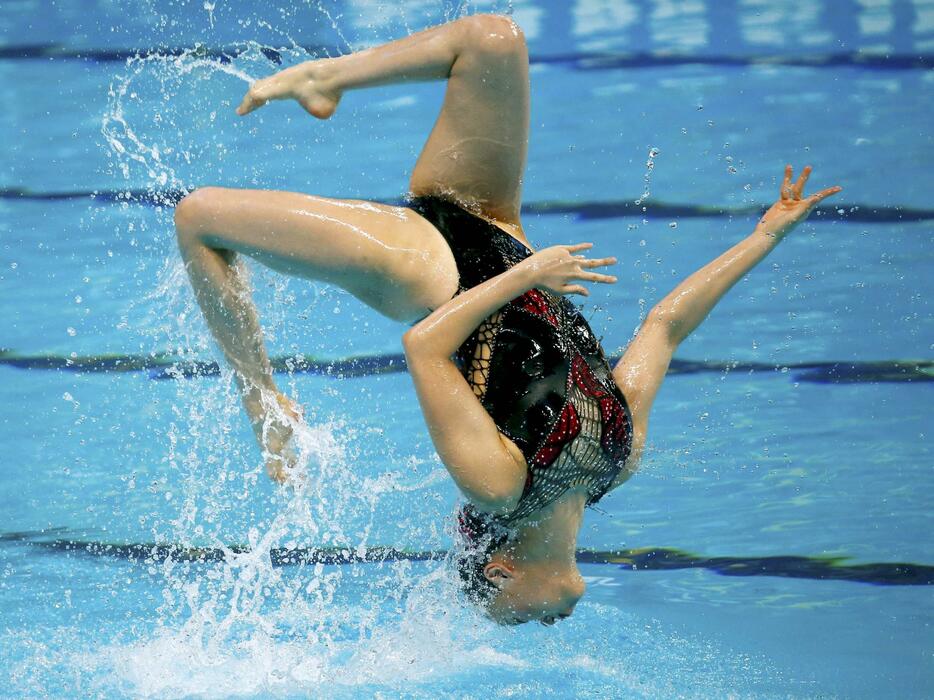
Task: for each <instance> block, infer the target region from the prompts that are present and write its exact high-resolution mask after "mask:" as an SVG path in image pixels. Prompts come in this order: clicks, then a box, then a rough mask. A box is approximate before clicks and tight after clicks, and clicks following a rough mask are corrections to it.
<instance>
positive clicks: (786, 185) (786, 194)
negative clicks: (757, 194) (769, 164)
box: [781, 164, 793, 201]
mask: <svg viewBox="0 0 934 700" xmlns="http://www.w3.org/2000/svg"><path fill="white" fill-rule="evenodd" d="M792 174H793V171H792V169H791V165H790V164H789V165H786V166H785V179H784V180H782V189H781V195H782V200H783V201H784V200H787V199H791V194H792V189H791V176H792Z"/></svg>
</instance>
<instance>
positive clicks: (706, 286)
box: [647, 165, 842, 349]
mask: <svg viewBox="0 0 934 700" xmlns="http://www.w3.org/2000/svg"><path fill="white" fill-rule="evenodd" d="M810 174H811V166H806V167H805V168H804V171H803V172H802V173H801V177H800V178H799V179H798V181H797V183H795V184H794V185H793V184H792V183H791V177H792V170H791V166H790V165H789V166H786V168H785V178H784V181H783V183H782V187H781V198H780V199H779V200H778V201H777V202H776V203H775V204H774V205H772V207H771V208H769V210H768V211H767V212H765V214H764V215H763V216H762V218H761V219H760V220H759V223H758V224H757V225H756V227H755V229H754V230H753V232H752V234H751V235H750V236H748V237H747V238H746V239H744V240H742V241H740V242H739V243H737V244H736V245H735V246H733V247H732V248H730V249H729V250H728V251H726V252H725V253H723V255H721V256H720V257H718V258H716V259H715V260H713V261H712V262H710V263H708V264H707V265H704V267H702V268H701V269H700V270H698V271H697V272H695V273H694V274H692V275H691V276H690V277H688V278H687V279H685V280H684V281H683V282H682V283H681V284H679V285H678V286H677V287H675V289H674V290H673V291H672V292H671V293H670V294H668V296H666V297H665V298H664V299H663V300H662V301H661V302H660V303H659V304H658V305H657V306H655V308H654V309H652V311H651V312H650V314H649V316H650V317H653V320H654V321H655V322H657V323H658V324H659V325H660V326H663V327H664V328H665V329H666V331H667V338H666V340H667V343H668V345H669V346H670V347H671V348H672V349H673V348H675V347H677V346H678V345H679V344H680V343H681V342H682V341H683V340H684V339H685V338H687V337H688V336H689V335H690V334H691V333H692V332H693V331H694V329H695V328H697V327H698V326H699V325H700V323H701V321H703V320H704V319H705V318H707V315H708V314H709V313H710V312H711V311H712V310H713V308H714V306H716V304H717V302H719V301H720V299H722V298H723V296H724V295H725V294H726V293H727V292H728V291H729V290H730V289H731V288H732V287H733V286H734V285H735V284H736V283H737V282H739V280H741V279H742V278H743V277H744V276H745V275H746V274H747V273H748V272H749V271H750V270H752V268H753V267H755V266H756V265H757V264H758V263H759V262H761V261H762V259H763V258H765V256H766V255H768V254H769V253H770V252H771V251H772V250H773V249H774V248H775V247H776V246H777V245H778V244H779V243H780V242H781V241H782V240H783V239H784V238H785V236H786V235H787V234H788V233H789V232H790V231H791V230H792V229H793V228H794V227H795V226H797V225H798V224H799V223H801V222H802V221H804V219H806V218H807V216H808V214H810V213H811V211H812V210H813V208H814V207H815V206H816V205H817V204H818V203H819V202H820V201H821V200H823V199H825V198H826V197H829V196H830V195H832V194H836V193H837V192H839V191H840V190H841V189H842V188H841V187H836V186H835V187H828V188H827V189H825V190H822V191H820V192H818V193H816V194H813V195H811V196H810V197H804V185H805V183H806V182H807V180H808V177H809V176H810ZM647 320H648V319H647Z"/></svg>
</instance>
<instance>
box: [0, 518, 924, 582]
mask: <svg viewBox="0 0 934 700" xmlns="http://www.w3.org/2000/svg"><path fill="white" fill-rule="evenodd" d="M63 529H64V528H56V530H57V531H59V532H61V531H62V530H63ZM50 534H54V532H53V531H47V532H44V533H43V532H25V533H8V534H6V535H0V544H2V543H22V544H27V545H29V546H32V547H38V548H40V549H41V550H43V551H46V552H49V553H64V554H77V555H86V556H94V557H110V558H113V559H123V560H127V561H131V562H160V561H165V560H167V559H171V560H172V561H176V562H192V563H199V564H207V563H212V562H221V561H224V559H225V557H226V556H227V555H226V554H225V552H224V550H223V549H221V548H219V547H185V546H182V545H178V544H156V543H127V544H121V543H111V542H96V541H88V540H77V539H45V538H47V537H48V536H49V535H50ZM227 549H228V550H229V551H230V552H233V553H236V554H240V553H244V552H248V551H249V548H248V547H246V546H245V545H232V546H230V547H228V548H227ZM445 556H447V552H446V551H444V550H429V551H410V550H403V549H397V548H395V547H368V548H365V549H362V550H361V549H360V548H357V547H346V548H341V547H300V548H295V549H287V548H284V547H276V548H273V549H272V550H270V559H271V561H272V565H273V566H277V567H279V566H296V565H305V564H326V565H346V564H361V563H379V562H386V561H402V560H404V561H439V560H442V559H444V557H445ZM577 561H578V562H580V563H581V564H610V565H614V566H616V567H618V568H619V569H621V570H624V571H676V570H681V569H706V570H708V571H712V572H714V573H717V574H720V575H722V576H743V577H749V576H776V577H780V578H798V579H808V580H814V581H850V582H853V583H869V584H874V585H878V586H930V585H934V566H931V565H928V564H915V563H911V562H871V563H864V564H854V563H848V558H847V557H839V556H838V557H808V556H798V555H785V556H768V557H755V556H746V557H705V556H701V555H696V554H691V553H689V552H686V551H682V550H679V549H674V548H669V547H657V548H640V549H628V550H627V549H622V550H614V551H595V550H589V549H579V550H578V551H577Z"/></svg>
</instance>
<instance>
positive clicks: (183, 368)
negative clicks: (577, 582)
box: [0, 348, 934, 384]
mask: <svg viewBox="0 0 934 700" xmlns="http://www.w3.org/2000/svg"><path fill="white" fill-rule="evenodd" d="M608 359H609V361H610V363H611V364H612V363H614V362H616V361H617V360H618V359H619V357H618V356H611V357H609V358H608ZM271 362H272V366H273V369H274V370H275V371H276V372H278V373H285V374H314V375H324V376H329V377H335V378H341V379H344V378H352V377H369V376H374V375H378V374H396V373H400V372H405V371H406V364H405V356H404V355H403V354H401V353H388V354H385V355H364V356H360V357H348V358H341V359H331V360H328V359H321V358H315V357H312V356H310V355H294V356H289V357H274V358H272V360H271ZM4 365H5V366H7V367H15V368H17V369H30V370H58V371H66V372H78V373H85V372H87V373H102V372H103V373H106V372H113V373H120V372H148V373H149V376H150V378H151V379H157V380H161V379H190V378H195V377H214V376H218V375H220V372H221V368H220V365H219V364H218V363H217V362H213V361H206V360H180V359H178V358H175V357H173V356H170V355H159V354H153V355H89V356H83V357H66V356H63V355H20V354H17V353H15V352H13V351H12V350H5V349H2V348H0V366H4ZM710 372H712V373H717V374H724V373H737V374H750V373H754V372H755V373H758V372H773V373H775V372H778V373H783V374H788V375H789V377H790V378H791V379H792V380H793V381H796V382H811V383H816V384H863V383H875V382H904V383H913V382H932V381H934V360H880V361H869V362H853V361H848V362H791V363H788V364H774V363H768V362H738V361H737V362H731V361H714V360H707V361H699V360H682V359H677V358H676V359H673V360H672V361H671V365H670V367H669V369H668V374H669V375H681V374H701V373H710Z"/></svg>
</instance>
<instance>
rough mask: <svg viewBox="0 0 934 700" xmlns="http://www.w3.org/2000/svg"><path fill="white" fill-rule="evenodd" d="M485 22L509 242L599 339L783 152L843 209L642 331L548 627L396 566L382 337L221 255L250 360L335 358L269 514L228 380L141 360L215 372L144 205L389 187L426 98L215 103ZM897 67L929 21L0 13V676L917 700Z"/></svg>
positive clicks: (399, 378)
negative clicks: (521, 62)
mask: <svg viewBox="0 0 934 700" xmlns="http://www.w3.org/2000/svg"><path fill="white" fill-rule="evenodd" d="M491 10H492V11H504V12H512V13H513V14H514V16H515V17H516V19H517V20H518V21H519V22H520V24H521V25H522V26H523V28H524V30H525V33H526V36H527V39H528V42H529V46H530V51H531V54H532V71H531V80H532V99H533V108H532V109H533V112H532V133H531V142H530V151H529V166H528V172H527V177H526V180H525V186H524V200H525V202H526V204H527V206H528V211H527V213H526V214H525V215H524V226H525V229H526V231H527V232H528V234H529V236H530V238H531V240H532V241H533V243H535V244H537V245H538V246H545V245H549V244H553V243H567V242H574V241H582V240H592V241H593V242H594V243H595V245H596V248H597V250H599V251H601V252H606V253H607V254H613V255H616V256H618V257H619V258H620V264H619V266H618V274H619V277H620V283H619V284H617V285H615V286H613V287H610V288H601V289H598V290H594V292H593V296H591V297H590V298H589V299H588V300H587V301H586V303H585V308H586V313H587V316H588V317H589V318H590V320H591V323H592V325H593V327H594V329H595V330H596V331H597V333H598V334H599V335H602V336H603V340H604V344H605V346H606V348H607V350H608V351H609V352H611V353H615V352H617V351H618V350H619V349H620V348H621V347H622V346H624V345H625V343H626V342H627V340H628V339H629V337H630V336H631V334H632V332H633V330H634V329H635V328H636V327H637V324H638V323H639V320H640V318H641V315H642V314H644V312H645V311H646V309H647V308H648V307H649V306H650V305H651V304H652V303H653V302H654V301H656V300H658V299H659V298H660V297H661V296H662V295H663V294H665V293H666V292H667V291H668V290H669V289H670V288H671V287H673V286H674V285H675V284H676V283H677V282H678V281H679V280H680V279H681V278H682V277H683V276H685V275H686V274H688V273H690V272H691V271H693V270H694V269H696V268H697V267H698V266H699V265H700V264H702V263H703V262H706V261H707V260H709V259H711V258H712V257H714V256H715V255H716V254H718V253H719V252H721V251H722V250H724V249H725V248H726V247H728V246H729V245H731V244H732V243H733V242H735V241H737V240H738V239H739V238H740V237H742V236H743V235H744V234H745V233H746V232H748V230H749V229H750V228H751V226H752V222H753V221H754V213H751V211H755V208H756V207H757V206H759V205H762V204H766V203H768V202H770V201H771V199H772V198H773V196H774V193H775V192H776V190H777V186H776V179H775V176H776V174H779V173H780V171H781V167H782V165H783V164H784V163H785V162H786V161H788V162H792V163H794V164H795V165H797V166H802V165H804V164H805V163H806V162H809V163H811V164H813V165H814V167H815V174H814V176H813V183H814V186H815V187H819V186H825V185H830V184H837V183H839V184H842V185H843V186H844V187H845V190H844V192H843V193H842V194H841V195H840V196H839V197H838V198H837V200H836V201H834V202H833V203H832V204H831V205H830V206H827V207H825V208H824V209H822V210H821V211H820V212H819V213H818V215H815V216H813V217H812V219H811V220H810V221H809V222H808V224H806V225H805V226H803V227H801V229H799V230H798V231H796V232H795V233H794V234H793V236H792V237H790V238H789V239H788V240H787V241H786V242H785V243H783V245H782V246H781V247H779V248H778V249H777V250H776V251H775V252H774V253H773V254H772V256H771V257H770V258H769V259H768V260H767V261H765V262H764V263H763V264H762V265H761V266H760V267H759V268H757V269H756V270H755V271H754V272H753V273H752V274H750V275H749V277H748V279H746V280H744V281H743V282H742V283H741V285H739V286H738V287H737V288H736V289H735V290H734V291H733V292H731V294H730V295H729V296H728V297H727V298H726V299H725V300H724V301H723V302H722V304H721V305H720V306H719V307H718V308H717V310H716V311H715V312H714V313H713V315H712V316H711V317H710V319H709V320H708V321H707V322H706V323H705V324H704V326H703V327H701V328H700V329H699V330H698V331H697V332H696V334H695V335H694V336H692V337H691V339H690V340H689V341H688V342H686V343H685V344H684V345H683V346H682V347H681V348H680V350H679V355H678V357H679V359H680V360H683V361H685V362H682V363H680V364H678V365H677V367H676V369H679V370H680V371H679V373H676V374H673V376H671V377H670V378H669V380H668V381H667V382H666V384H665V386H664V388H663V390H662V393H661V395H660V397H659V399H658V402H657V407H656V409H655V412H654V413H653V419H652V420H653V425H652V432H651V435H650V442H651V447H650V451H649V453H648V455H647V458H646V461H645V465H644V467H643V469H642V471H641V472H640V473H639V474H638V475H637V476H636V477H635V478H634V479H632V481H630V482H629V483H627V484H626V485H625V487H624V488H622V489H620V490H618V491H617V492H614V493H613V494H612V495H611V496H608V497H607V498H606V499H604V501H602V502H601V504H600V510H601V511H602V512H593V513H590V514H589V515H588V520H587V522H586V524H585V528H584V530H583V531H582V533H581V542H580V545H581V547H582V548H583V549H585V550H587V552H591V553H593V552H596V553H604V554H603V555H600V556H597V555H592V556H591V559H594V560H596V563H586V564H582V571H583V573H584V574H585V576H586V577H587V580H588V583H589V589H588V594H587V596H586V597H585V599H584V600H583V601H582V602H581V604H580V605H579V606H578V609H577V611H576V612H575V615H574V616H573V617H572V618H571V619H569V620H567V621H565V622H564V623H562V624H560V625H557V626H555V627H553V628H545V627H539V626H530V625H526V626H523V627H519V628H515V629H511V628H510V629H506V630H504V629H500V628H496V627H494V626H493V625H492V624H491V623H488V622H485V621H483V620H481V619H479V618H477V617H476V616H474V614H473V613H471V612H470V611H466V610H460V609H458V608H457V607H455V606H453V605H452V603H451V599H452V594H451V591H450V588H449V583H448V580H447V578H446V572H445V568H444V563H443V561H441V560H440V559H438V558H437V557H435V558H433V557H432V556H428V555H430V554H431V553H432V552H435V553H440V552H443V550H444V549H446V548H447V546H448V545H449V544H450V530H449V529H450V522H449V518H450V515H451V513H452V512H453V508H454V505H455V503H456V502H457V494H456V492H455V489H454V487H453V486H452V484H451V483H450V482H449V479H448V477H447V476H446V474H445V472H444V471H443V468H442V467H441V465H440V463H439V461H438V460H437V458H436V456H435V454H434V452H433V450H432V447H431V444H430V441H429V439H428V435H427V432H426V430H425V428H424V425H423V422H422V419H421V415H420V412H419V410H418V407H417V405H416V403H415V400H414V394H413V392H412V388H411V384H410V381H409V379H408V377H407V375H406V374H404V373H400V372H394V371H385V372H377V371H375V368H376V367H383V368H384V369H386V368H388V369H393V367H394V365H392V364H390V360H392V356H394V355H396V354H397V353H399V352H400V345H399V337H400V335H401V333H402V332H403V331H404V326H402V325H400V324H396V323H393V322H390V321H387V320H385V319H383V318H380V317H378V316H376V315H375V314H374V313H373V312H371V311H369V310H367V309H366V308H364V307H363V306H361V305H360V304H359V303H358V302H356V301H355V300H353V299H352V298H351V297H350V296H349V295H347V294H345V293H343V292H341V291H339V290H335V289H331V288H328V287H325V286H323V285H318V284H310V283H305V282H299V281H288V280H284V279H282V278H279V277H277V276H275V275H273V274H271V273H269V272H267V271H265V270H263V269H261V268H258V267H254V268H253V270H252V276H253V284H254V287H255V291H256V298H257V302H258V306H259V308H260V312H261V315H262V318H263V323H264V327H265V329H266V332H267V337H268V340H269V344H270V350H271V354H273V355H276V356H279V357H284V356H296V355H309V356H313V357H315V358H317V359H319V360H321V361H322V362H327V361H338V364H336V365H333V367H335V368H336V369H333V371H332V372H331V374H330V375H328V374H322V373H314V372H296V373H293V374H291V375H280V381H281V383H282V385H283V386H284V387H288V389H289V391H290V393H293V394H294V395H296V396H298V397H299V398H300V400H301V401H302V403H303V404H304V406H305V408H306V415H307V416H308V420H309V425H310V429H309V431H308V434H307V435H305V436H303V440H302V447H303V449H304V451H305V454H306V457H308V459H309V463H310V466H309V484H308V486H307V488H306V490H305V492H303V493H299V494H297V495H295V494H291V493H286V492H284V491H280V490H277V489H276V488H275V487H273V486H272V485H271V484H269V483H267V480H266V478H265V476H264V475H263V474H262V473H261V466H260V463H259V455H258V452H257V450H256V447H255V445H254V443H253V441H252V436H251V434H250V431H249V428H248V426H247V424H246V420H245V419H244V418H243V416H242V415H241V413H240V409H239V406H238V403H237V400H236V395H235V392H234V390H233V387H232V383H231V378H230V376H229V375H228V374H226V373H223V374H221V375H220V376H215V375H214V374H212V373H211V372H207V373H202V376H197V377H194V378H179V376H180V375H182V374H186V373H187V369H188V368H190V367H191V363H192V362H195V361H210V360H212V359H214V358H215V357H216V352H215V350H214V348H213V345H212V343H211V342H210V339H209V337H208V335H207V333H206V328H205V326H204V324H203V322H202V321H201V319H200V316H199V313H198V310H197V307H196V306H195V305H194V301H193V299H192V296H191V293H190V290H189V288H188V285H187V281H186V279H185V277H184V273H183V270H182V268H181V264H180V260H179V258H178V255H177V253H176V251H175V247H174V234H173V230H172V209H171V202H172V201H173V200H172V197H171V196H170V195H171V193H172V192H178V191H181V190H186V189H190V188H192V187H195V186H198V185H204V184H222V185H227V186H243V187H246V186H250V187H263V188H279V189H293V190H299V191H307V192H312V193H315V194H321V195H328V196H338V197H361V198H369V199H378V200H382V201H393V200H397V199H398V198H399V197H400V195H401V194H402V193H403V192H404V189H405V185H406V182H407V177H408V172H409V171H410V169H411V167H412V164H413V163H414V160H415V157H416V156H417V154H418V151H419V148H420V146H421V143H422V141H423V140H424V138H425V136H426V134H427V133H428V130H429V129H430V127H431V124H432V122H433V120H434V117H435V115H436V114H437V110H438V107H439V105H440V101H441V97H442V94H443V86H442V85H440V84H420V85H405V86H396V87H389V88H380V89H376V90H371V91H367V92H360V93H351V94H349V95H347V96H346V97H345V99H344V101H343V102H342V103H341V106H340V109H339V111H338V113H337V114H336V115H335V117H334V118H333V119H332V120H330V121H328V122H319V121H315V120H312V119H310V118H308V117H306V116H305V115H304V113H303V112H301V110H300V109H298V108H297V107H295V106H294V105H273V106H271V107H268V108H266V109H264V110H262V111H260V112H258V113H257V114H255V115H253V117H251V119H250V120H249V121H245V120H239V119H238V118H236V117H235V115H234V114H233V107H234V106H236V104H237V103H238V102H239V99H240V97H241V95H242V93H243V91H244V89H245V87H246V85H247V81H248V80H249V79H250V78H251V77H252V78H255V77H259V76H263V75H267V74H269V73H270V72H271V71H273V70H275V69H276V64H275V63H274V62H273V61H272V60H270V56H272V55H273V52H272V51H270V48H276V49H279V50H281V54H280V58H281V60H282V61H283V62H284V63H292V62H295V61H297V60H301V59H302V58H307V57H308V55H307V52H306V49H304V48H301V47H322V49H326V50H327V51H329V52H331V53H334V52H347V51H350V50H352V49H355V48H361V47H363V46H366V45H371V44H373V43H376V42H379V41H385V40H389V39H391V38H395V37H398V36H401V35H404V34H405V33H408V32H411V31H415V30H417V29H420V28H423V27H426V26H429V25H431V24H434V23H437V22H440V21H443V20H445V19H451V18H454V17H456V16H457V15H458V14H459V13H462V12H477V11H491ZM251 42H252V43H251ZM196 47H199V48H196ZM289 47H291V48H289ZM155 49H159V50H158V51H155V52H153V51H154V50H155ZM225 51H226V53H227V56H228V58H220V57H219V56H220V55H221V54H222V53H224V52H225ZM932 65H934V2H930V1H927V0H914V1H909V0H892V1H887V0H878V1H876V2H868V1H867V2H862V1H856V0H826V1H825V2H821V3H819V2H803V1H802V2H792V1H790V0H787V1H782V2H775V1H770V2H758V1H757V0H725V1H721V0H716V1H714V0H709V1H708V2H706V3H705V2H700V1H698V2H667V1H663V0H627V1H623V0H620V1H617V2H600V1H598V0H574V1H573V2H567V3H565V2H546V1H545V0H528V1H519V0H516V1H515V2H510V3H505V2H502V3H498V2H486V3H481V2H467V3H452V2H441V1H434V0H432V1H429V2H415V1H414V0H412V1H410V2H406V3H388V2H369V1H366V2H365V1H363V0H340V1H338V0H320V2H310V1H300V0H289V1H288V2H286V1H285V0H278V2H273V3H258V2H257V3H250V2H240V3H233V2H226V1H225V0H217V1H216V2H210V3H208V2H205V3H200V2H162V1H161V0H147V1H146V2H128V1H126V0H114V1H113V2H103V1H91V0H83V1H81V2H74V3H67V4H66V3H56V4H47V3H40V2H38V1H30V0H23V1H21V2H15V3H4V4H3V6H2V7H0V78H2V79H0V94H2V95H3V98H4V105H5V109H4V110H3V111H2V112H0V142H2V144H3V146H2V148H3V153H4V159H3V167H2V168H0V214H2V215H0V319H2V326H0V328H2V333H0V347H2V348H4V349H5V350H4V352H3V354H2V355H0V445H2V453H0V464H2V472H0V669H2V671H0V673H2V675H0V688H2V696H3V697H16V698H19V697H61V698H73V697H103V698H111V697H113V698H122V697H157V698H168V697H179V698H181V697H250V698H253V697H255V698H265V697H328V698H331V697H334V698H344V697H386V698H389V697H456V698H463V697H486V696H489V695H490V694H491V693H497V694H502V695H507V696H512V697H523V698H524V697H544V696H550V695H557V696H558V697H581V698H607V697H644V698H668V697H692V698H693V697H698V698H708V697H709V698H723V697H741V698H746V697H756V698H773V697H781V698H785V697H792V698H812V697H821V698H824V697H840V698H878V697H893V698H894V697H897V698H924V697H930V696H931V694H932V692H934V691H932V688H934V633H932V623H934V600H932V591H934V588H932V587H931V585H924V584H925V583H927V584H930V582H931V581H932V580H934V569H932V568H931V567H932V566H934V538H932V537H931V531H932V517H931V495H930V494H931V493H932V487H934V471H932V466H934V460H932V455H931V448H930V435H929V434H930V418H929V415H930V412H931V405H932V404H931V399H932V384H931V383H930V379H931V377H932V372H934V370H932V365H931V360H932V359H934V357H932V356H934V316H932V302H931V297H932V291H934V286H932V282H931V279H932V274H931V272H932V263H934V247H932V245H931V243H932V226H934V224H932V222H934V203H932V198H931V191H932V186H934V173H932V170H931V163H932V162H934V142H932V133H931V128H930V117H929V114H930V112H931V109H932V107H934V99H932V98H934V72H932V70H931V67H932ZM653 148H655V149H658V152H659V153H658V155H657V157H655V158H654V159H653V160H654V167H653V168H651V169H649V168H647V166H646V161H647V159H648V153H649V151H650V149H653ZM646 189H648V191H649V196H648V199H647V200H646V201H645V206H646V211H645V213H644V214H643V213H642V212H641V211H640V210H639V208H638V207H635V206H634V205H633V202H634V201H635V200H636V199H638V198H639V197H640V195H642V194H643V192H644V191H645V190H646ZM750 208H751V210H750ZM104 355H107V356H110V357H109V359H108V358H103V359H101V358H100V357H99V356H104ZM352 357H363V358H366V359H365V361H364V362H363V363H357V364H349V363H346V362H344V363H341V361H343V360H346V359H347V358H352ZM95 358H98V359H95ZM687 361H691V362H692V363H693V364H691V363H688V362H687ZM134 363H135V364H134ZM173 363H175V364H174V365H173ZM173 367H174V369H173ZM361 368H362V369H361ZM355 373H358V374H362V375H363V376H344V377H343V378H341V377H338V376H334V375H351V374H355ZM172 377H175V378H172ZM322 547H325V548H331V549H329V550H328V551H329V552H332V554H333V557H336V558H337V559H343V560H347V559H352V558H353V557H354V556H355V555H357V554H363V553H365V552H366V551H368V548H370V549H369V551H375V550H373V549H372V548H379V547H388V548H392V549H394V550H399V551H402V552H404V553H406V555H405V556H401V557H398V556H388V555H386V553H385V552H384V554H383V555H382V556H381V557H380V556H377V557H376V559H377V561H373V562H369V563H359V562H358V563H336V562H335V561H334V560H333V559H329V560H328V563H322V562H320V561H318V562H315V561H311V560H310V559H311V557H310V555H309V551H310V550H312V549H314V548H322ZM194 548H199V549H197V550H195V549H194ZM289 552H291V553H292V554H293V555H294V556H293V561H292V562H291V563H289V562H282V561H280V560H281V559H282V558H288V556H289ZM296 553H297V554H296ZM418 553H423V554H425V556H417V554H418ZM582 556H585V557H586V556H587V555H586V552H585V553H584V554H583V555H582ZM303 557H304V559H303ZM296 558H297V559H303V560H302V561H300V562H297V563H296V562H295V561H294V559H296ZM610 560H612V562H610ZM273 562H275V563H276V564H277V565H276V566H273V565H272V564H273ZM600 562H603V563H600ZM283 563H284V565H282V566H279V565H278V564H283ZM897 565H900V566H897ZM883 584H885V585H883Z"/></svg>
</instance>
